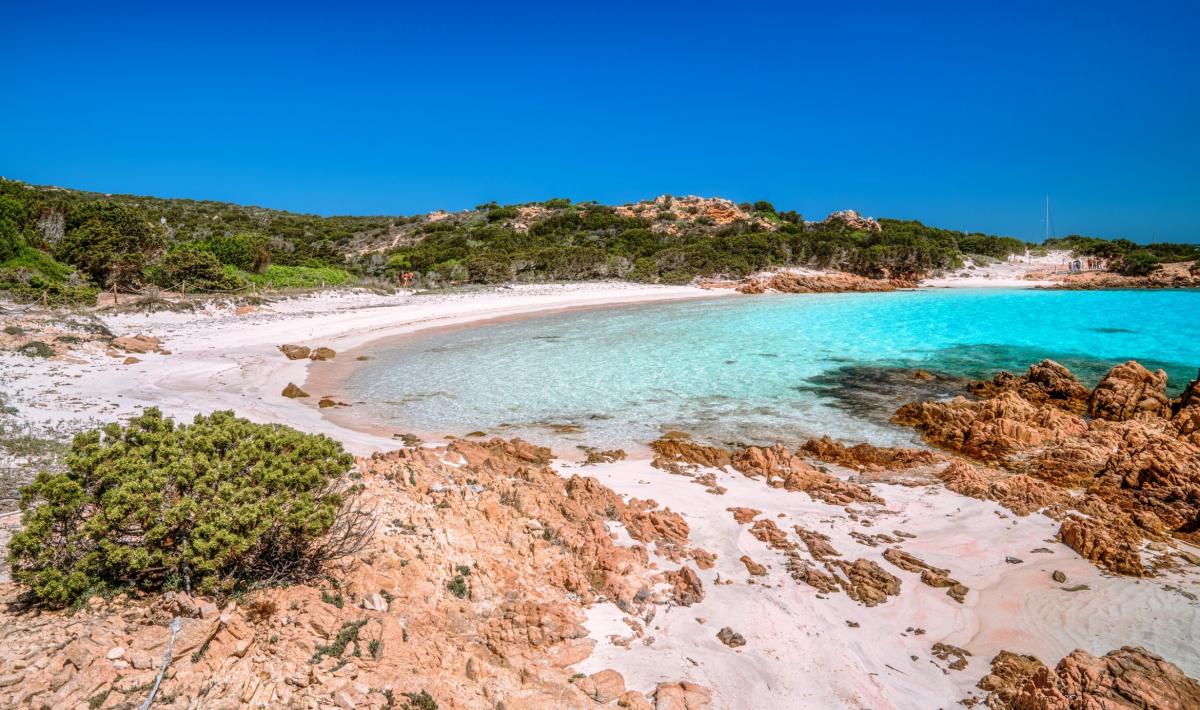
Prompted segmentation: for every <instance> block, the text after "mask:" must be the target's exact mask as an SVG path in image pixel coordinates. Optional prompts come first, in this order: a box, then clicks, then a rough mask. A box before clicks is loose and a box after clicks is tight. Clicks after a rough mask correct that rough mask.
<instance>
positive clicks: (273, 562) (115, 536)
mask: <svg viewBox="0 0 1200 710" xmlns="http://www.w3.org/2000/svg"><path fill="white" fill-rule="evenodd" d="M352 463H353V458H352V457H351V456H350V455H349V454H347V453H345V452H344V451H343V450H342V447H341V445H340V444H338V443H337V442H335V441H333V440H332V439H329V438H327V437H325V436H315V435H311V434H303V433H301V432H299V431H296V430H295V429H291V428H289V427H285V426H282V425H269V424H254V423H252V422H250V421H247V420H245V419H240V418H237V417H235V416H234V415H233V413H232V412H214V413H213V414H211V415H208V416H197V417H196V419H195V421H193V422H192V423H191V424H180V425H177V424H175V423H174V422H172V421H171V420H169V419H165V418H163V416H162V414H161V412H159V411H158V410H157V409H147V410H146V411H145V412H144V413H143V414H142V415H141V416H139V417H137V418H135V419H133V420H132V421H130V422H129V424H128V426H125V427H121V426H120V425H117V424H110V425H108V426H106V427H104V428H103V429H102V430H99V431H91V432H86V433H83V434H79V435H77V436H76V437H75V440H74V442H73V443H72V444H71V449H70V452H69V453H68V454H67V457H66V470H65V471H62V472H59V473H51V472H42V473H40V474H39V475H38V476H37V478H36V479H35V480H34V481H33V482H32V483H30V484H29V485H28V486H26V487H25V488H23V489H22V490H21V510H22V512H23V516H22V530H20V531H19V532H17V533H15V534H14V535H13V537H12V540H11V542H10V543H9V549H8V560H9V563H10V565H11V567H12V574H13V578H14V579H15V580H16V581H18V582H20V583H22V584H25V585H27V586H28V587H29V588H30V590H31V591H32V593H33V594H34V596H36V597H37V598H38V599H39V600H40V601H42V602H43V603H45V604H47V605H50V606H64V605H67V604H71V603H73V602H78V601H80V600H81V599H85V598H86V597H87V596H88V595H91V594H95V593H98V592H101V591H104V590H111V589H120V588H136V589H142V590H151V591H157V590H163V589H184V590H188V591H191V590H197V591H200V592H203V593H207V594H225V593H229V592H232V591H235V590H237V589H238V588H240V587H244V586H246V585H252V584H256V583H264V582H282V581H288V580H297V579H303V578H305V577H308V576H311V575H313V574H315V573H317V572H318V571H319V568H320V567H321V565H322V564H323V563H325V562H327V561H328V560H330V559H333V558H336V557H338V556H341V555H343V554H348V553H350V552H354V551H355V550H356V549H358V547H360V546H361V544H362V542H363V541H364V540H365V539H366V537H367V536H368V535H369V532H370V530H371V527H370V525H371V523H370V519H369V516H366V515H365V514H364V513H362V511H357V510H355V509H353V508H352V506H351V505H350V502H349V497H352V495H353V491H352V490H350V489H348V488H347V487H346V486H343V485H340V483H339V479H341V478H342V476H343V475H344V474H346V473H347V472H348V471H349V470H350V467H351V465H352Z"/></svg>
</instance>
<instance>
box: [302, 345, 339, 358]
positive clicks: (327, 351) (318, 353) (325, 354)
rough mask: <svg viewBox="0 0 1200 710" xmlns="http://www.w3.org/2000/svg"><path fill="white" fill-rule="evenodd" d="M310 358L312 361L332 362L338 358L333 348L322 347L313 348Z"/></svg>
mask: <svg viewBox="0 0 1200 710" xmlns="http://www.w3.org/2000/svg"><path fill="white" fill-rule="evenodd" d="M308 357H309V358H310V359H312V360H332V359H334V358H335V357H337V352H336V351H335V350H334V349H333V348H327V347H324V346H322V347H317V348H313V351H312V353H311V354H310V355H309V356H308Z"/></svg>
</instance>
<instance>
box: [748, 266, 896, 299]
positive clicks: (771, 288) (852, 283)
mask: <svg viewBox="0 0 1200 710" xmlns="http://www.w3.org/2000/svg"><path fill="white" fill-rule="evenodd" d="M734 288H735V289H736V290H737V292H738V293H746V294H759V293H767V292H773V293H845V292H878V291H895V290H896V289H900V288H916V282H914V281H908V280H902V279H871V278H867V277H866V276H859V275H857V274H850V273H846V272H841V271H836V272H832V273H821V274H808V273H802V272H797V271H780V272H777V273H773V274H770V275H769V276H756V277H750V278H748V279H746V280H745V281H742V282H741V283H739V284H735V285H734Z"/></svg>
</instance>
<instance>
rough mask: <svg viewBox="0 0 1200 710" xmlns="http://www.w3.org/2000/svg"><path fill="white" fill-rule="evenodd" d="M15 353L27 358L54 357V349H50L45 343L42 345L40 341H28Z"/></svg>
mask: <svg viewBox="0 0 1200 710" xmlns="http://www.w3.org/2000/svg"><path fill="white" fill-rule="evenodd" d="M17 352H19V353H21V354H22V355H25V356H27V357H43V358H44V357H54V354H55V353H54V348H52V347H50V346H49V345H47V344H46V343H43V342H42V341H40V340H30V341H29V342H28V343H25V344H24V345H22V346H21V347H20V348H18V349H17Z"/></svg>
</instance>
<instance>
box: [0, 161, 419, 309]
mask: <svg viewBox="0 0 1200 710" xmlns="http://www.w3.org/2000/svg"><path fill="white" fill-rule="evenodd" d="M407 221H408V220H407V219H406V218H404V217H393V218H385V217H319V216H316V215H301V214H293V213H290V212H282V211H278V210H267V209H261V208H257V207H243V206H240V205H233V204H228V203H222V202H207V201H199V200H176V199H159V198H153V197H138V196H133V195H103V194H99V193H90V192H81V191H76V190H62V189H58V188H51V187H37V186H32V185H26V184H24V183H20V182H15V181H11V180H0V291H2V292H6V293H8V295H9V296H10V297H12V298H14V299H16V300H22V301H34V300H46V301H48V302H51V303H58V304H67V303H92V302H94V301H95V298H96V293H97V290H98V289H114V288H115V289H117V290H119V291H136V290H139V289H142V288H145V287H149V286H154V287H158V288H163V289H170V290H180V289H183V290H187V291H189V292H196V291H201V292H205V291H236V290H239V289H244V288H247V287H250V286H252V285H253V286H256V287H260V288H310V287H320V286H321V285H323V284H324V285H338V284H345V283H348V282H350V281H352V280H353V278H354V276H353V275H352V273H351V272H350V271H348V270H347V268H346V267H347V263H346V256H345V255H346V253H347V252H349V251H350V241H351V239H352V238H357V239H371V238H374V237H379V236H382V235H386V234H387V232H388V230H389V229H393V228H395V226H396V225H398V224H402V223H405V222H407Z"/></svg>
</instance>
